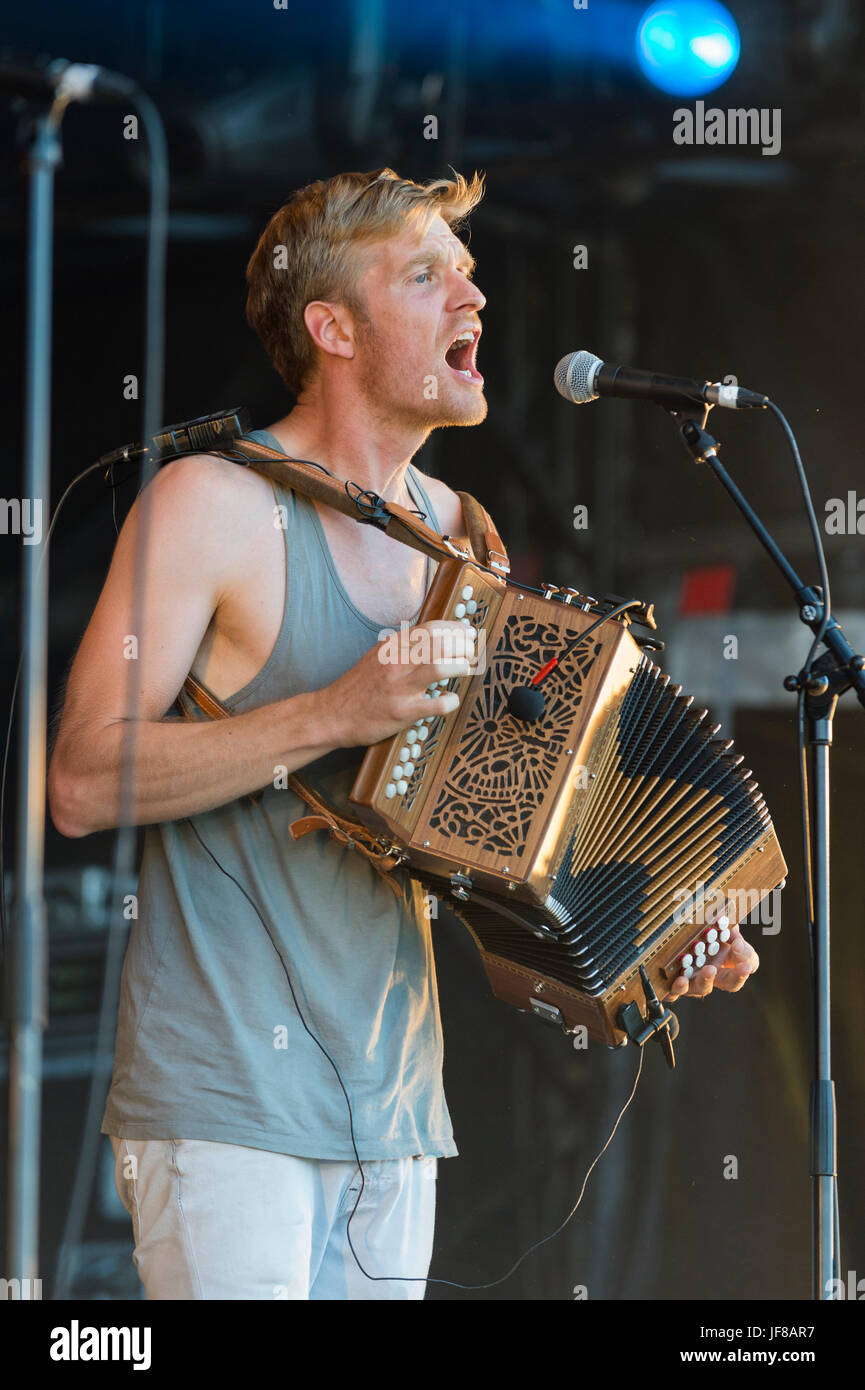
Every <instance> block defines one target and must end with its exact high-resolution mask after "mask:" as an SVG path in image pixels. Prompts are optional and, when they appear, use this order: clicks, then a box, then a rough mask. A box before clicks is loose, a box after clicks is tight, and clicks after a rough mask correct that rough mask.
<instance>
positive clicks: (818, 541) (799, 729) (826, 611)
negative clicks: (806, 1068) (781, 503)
mask: <svg viewBox="0 0 865 1390" xmlns="http://www.w3.org/2000/svg"><path fill="white" fill-rule="evenodd" d="M767 405H768V408H769V410H771V411H772V413H773V414H774V415H775V417H776V418H777V419H778V420H779V421H780V424H781V427H782V429H783V430H784V433H785V435H786V436H787V441H788V443H789V445H790V451H791V453H792V455H793V462H794V464H795V465H796V474H797V477H798V479H799V486H800V488H801V491H802V497H803V499H804V502H805V511H806V513H807V516H808V524H809V526H810V528H811V535H812V537H813V539H814V549H815V551H816V554H817V565H818V568H819V570H820V588H821V606H822V616H821V620H820V626H819V628H818V629H817V631H816V632H815V633H814V637H813V640H812V642H811V646H810V648H809V650H808V655H807V657H806V658H805V664H804V666H803V667H802V669H801V671H800V672H799V682H800V685H799V693H798V698H797V701H796V740H797V745H798V762H799V789H800V796H801V803H802V842H803V860H804V871H805V889H806V893H807V898H808V954H809V959H810V965H811V980H812V984H813V982H814V971H815V964H816V962H815V955H814V946H815V932H816V921H815V896H814V865H813V861H812V856H811V789H810V784H809V770H808V741H807V734H806V731H805V697H806V694H807V686H808V683H809V681H810V679H811V673H812V667H813V664H814V660H815V656H816V652H817V648H818V647H819V645H820V643H821V642H822V640H823V636H824V634H825V632H826V628H827V627H828V625H829V621H830V618H831V616H832V596H831V591H830V588H829V572H828V568H827V565H826V552H825V550H824V548H823V537H822V535H821V533H820V527H819V524H818V522H817V516H816V513H815V511H814V502H813V499H812V497H811V489H810V487H809V486H808V478H807V475H806V473H805V467H804V464H803V463H802V456H801V454H800V452H799V445H798V444H797V442H796V436H795V435H794V433H793V430H792V428H791V427H790V424H789V422H788V420H787V418H786V416H785V415H784V413H783V411H782V410H781V409H780V408H779V407H778V406H777V405H776V404H775V403H774V401H768V402H767ZM834 1191H835V1198H834V1202H833V1208H832V1216H831V1220H832V1228H833V1236H834V1239H833V1249H834V1265H835V1269H834V1273H835V1274H836V1276H837V1275H838V1274H839V1272H840V1268H841V1228H840V1219H839V1210H838V1180H837V1177H836V1179H835V1183H834ZM823 1292H824V1293H825V1289H824V1290H823Z"/></svg>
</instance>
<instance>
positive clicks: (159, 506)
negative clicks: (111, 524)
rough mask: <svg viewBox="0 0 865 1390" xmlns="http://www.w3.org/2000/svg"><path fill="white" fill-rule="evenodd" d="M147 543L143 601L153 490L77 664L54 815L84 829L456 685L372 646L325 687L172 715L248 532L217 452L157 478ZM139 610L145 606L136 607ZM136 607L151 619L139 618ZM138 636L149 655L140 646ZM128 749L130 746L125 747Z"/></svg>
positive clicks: (180, 797) (208, 800) (138, 817)
mask: <svg viewBox="0 0 865 1390" xmlns="http://www.w3.org/2000/svg"><path fill="white" fill-rule="evenodd" d="M148 493H149V497H148V499H147V505H148V506H149V508H150V512H149V521H148V523H147V535H148V539H147V548H146V549H147V553H146V556H145V557H144V562H143V572H144V574H145V575H146V583H145V584H144V585H143V587H142V588H141V593H140V595H139V599H140V602H139V604H138V606H137V607H136V586H137V585H141V571H140V570H139V573H138V575H137V576H136V571H135V563H136V535H137V531H138V528H139V526H140V525H141V506H142V498H141V497H139V499H138V500H137V501H136V503H135V505H134V506H133V508H132V510H131V511H130V514H129V517H128V518H127V520H126V522H125V524H124V526H123V529H122V531H121V534H120V537H119V539H118V542H117V546H116V549H115V553H114V557H113V559H112V563H111V568H110V570H109V573H108V577H107V579H106V581H105V585H104V587H103V590H102V593H101V595H100V598H99V602H98V603H97V605H96V608H95V610H94V613H93V616H92V618H91V620H90V623H89V624H88V627H87V631H86V632H85V634H84V637H83V639H82V642H81V645H80V647H79V649H78V652H77V654H76V657H75V661H74V663H73V665H72V669H71V672H70V675H69V681H68V685H67V691H66V701H65V706H64V710H63V716H62V720H61V723H60V729H59V732H58V736H57V743H56V746H55V748H54V753H53V756H52V759H51V764H50V768H49V775H48V795H49V804H50V809H51V816H52V819H53V821H54V824H55V826H56V827H57V829H58V830H59V831H60V832H61V834H64V835H68V836H72V837H79V836H82V835H88V834H91V833H92V832H93V831H96V830H103V829H107V828H109V827H112V826H115V825H118V824H120V823H121V820H122V821H124V822H126V823H130V824H135V825H141V824H152V823H154V822H157V821H163V820H176V819H179V818H181V817H183V816H187V815H192V814H195V813H196V812H200V811H207V810H212V809H213V808H214V807H216V806H221V805H223V804H225V803H226V802H228V801H232V800H234V799H235V798H236V797H239V796H243V795H245V794H246V793H247V792H250V791H254V790H256V789H258V788H260V787H263V786H265V785H267V784H268V783H269V782H271V781H272V780H273V777H274V772H275V768H276V767H277V766H278V765H282V766H284V767H285V768H286V769H287V770H288V771H289V772H292V771H295V770H297V769H298V768H301V767H303V766H305V765H306V764H307V763H309V762H312V761H314V759H316V758H318V757H321V756H322V755H323V754H324V753H327V752H329V751H330V750H331V749H333V748H337V747H351V746H353V745H356V744H358V745H359V744H364V743H373V742H377V741H378V740H379V739H382V738H385V737H387V736H388V735H389V734H390V733H395V732H396V731H397V729H399V728H401V727H402V726H403V724H404V723H405V722H406V721H408V720H410V719H413V718H415V717H418V716H420V715H421V714H429V713H433V712H434V711H435V710H436V709H438V710H440V711H442V710H444V709H446V708H448V707H449V704H450V702H451V698H452V697H447V696H443V697H441V698H440V699H437V700H435V701H429V700H426V701H425V700H424V698H423V690H424V687H425V686H426V684H427V683H428V682H429V681H430V680H432V679H435V678H436V675H438V676H439V677H441V676H444V675H447V674H451V673H452V669H453V670H455V669H456V667H453V663H451V665H450V666H448V665H445V664H441V663H439V666H437V667H436V668H435V670H433V669H431V668H429V667H405V668H399V667H393V666H387V665H382V664H381V663H380V662H379V661H378V660H377V652H376V649H375V648H373V649H372V650H371V651H370V652H368V653H367V655H366V656H365V657H364V658H362V660H361V662H359V663H358V665H357V666H355V667H352V668H351V669H350V670H349V671H347V672H346V673H345V674H344V675H343V676H342V677H340V678H339V680H337V681H335V682H334V683H333V684H332V685H331V686H329V687H327V689H326V690H323V691H316V692H312V693H310V694H305V695H298V696H294V697H292V698H291V699H286V700H280V701H277V702H276V703H274V704H271V705H265V706H261V707H260V708H258V709H255V710H250V711H248V712H247V713H245V714H240V715H236V716H234V717H233V718H231V719H225V720H215V721H212V722H210V721H208V722H206V723H205V722H189V723H187V722H176V721H169V722H166V721H165V715H166V713H167V712H168V711H169V709H170V708H171V705H172V704H173V702H174V700H175V698H176V696H177V693H178V691H179V690H180V688H181V686H182V684H183V681H184V679H185V677H186V675H187V673H188V672H189V670H190V668H191V666H192V664H193V661H194V659H195V656H196V653H197V652H198V650H199V647H200V646H201V642H202V638H203V637H204V635H205V633H206V631H207V628H208V626H209V624H210V621H211V618H212V616H213V614H214V613H215V612H216V610H217V608H218V606H219V603H220V601H221V599H222V597H223V596H224V595H225V594H226V593H227V591H228V589H229V588H230V585H231V577H232V565H233V563H234V560H235V558H236V555H237V547H239V546H244V545H248V544H249V543H250V537H249V536H247V535H246V534H245V531H244V525H243V519H242V517H239V516H238V500H237V491H236V483H235V481H234V480H233V478H232V475H231V473H230V472H226V470H225V465H224V464H222V463H219V462H218V461H216V460H213V459H202V458H200V457H194V458H189V459H183V460H179V461H178V462H176V463H174V464H171V465H169V466H168V467H167V468H166V469H164V470H163V471H162V472H161V473H160V474H158V475H157V477H156V478H155V479H154V481H153V482H152V483H151V484H150V487H149V488H148ZM136 612H137V613H138V618H137V620H136V618H135V614H136ZM136 621H137V624H138V628H139V629H140V630H139V631H137V632H136V631H135V623H136ZM130 637H135V638H137V642H138V647H137V657H136V658H135V659H134V663H133V661H132V660H130V659H129V655H128V653H129V652H130V650H131V644H130V641H129V639H130ZM133 664H134V666H135V672H134V674H135V675H136V676H137V679H138V685H139V690H138V697H137V707H136V717H135V723H134V729H133V728H132V726H131V724H130V721H129V719H128V718H127V717H126V714H127V706H128V700H129V694H128V686H127V682H128V680H129V676H130V667H131V666H132V665H133ZM130 734H133V735H134V751H135V769H134V781H133V787H132V804H131V807H130V808H129V813H128V814H126V815H123V816H121V808H120V806H119V799H120V789H121V768H122V764H123V759H124V755H125V756H127V757H128V748H129V744H128V740H129V737H130ZM125 750H126V751H125Z"/></svg>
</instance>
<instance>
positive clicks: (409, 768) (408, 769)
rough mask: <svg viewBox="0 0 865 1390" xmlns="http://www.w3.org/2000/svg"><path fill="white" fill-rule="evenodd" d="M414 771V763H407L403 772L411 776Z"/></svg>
mask: <svg viewBox="0 0 865 1390" xmlns="http://www.w3.org/2000/svg"><path fill="white" fill-rule="evenodd" d="M413 772H414V763H406V765H405V767H404V768H403V774H404V775H405V776H406V777H411V775H412V773H413Z"/></svg>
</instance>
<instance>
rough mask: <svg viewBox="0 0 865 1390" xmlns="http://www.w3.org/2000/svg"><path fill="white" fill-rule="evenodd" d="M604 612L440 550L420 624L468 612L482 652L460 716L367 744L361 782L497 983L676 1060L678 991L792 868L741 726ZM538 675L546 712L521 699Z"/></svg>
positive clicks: (625, 622) (371, 809) (382, 826)
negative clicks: (732, 731) (715, 713)
mask: <svg viewBox="0 0 865 1390" xmlns="http://www.w3.org/2000/svg"><path fill="white" fill-rule="evenodd" d="M597 608H598V606H597V604H596V601H595V600H593V599H588V600H587V599H583V598H582V597H581V596H580V595H579V594H578V593H577V592H576V591H574V590H564V591H559V590H556V589H554V588H553V587H552V586H546V588H545V590H544V592H543V593H539V592H537V591H535V590H531V589H525V588H521V587H520V586H518V585H516V584H514V583H512V582H510V581H508V580H506V579H505V578H503V577H501V576H500V575H497V574H494V573H491V572H490V570H489V569H486V568H484V567H482V566H480V565H478V564H476V563H473V562H471V561H465V560H462V559H459V558H448V559H445V560H443V561H442V562H441V563H440V564H439V567H438V571H437V573H436V576H435V579H434V581H433V583H432V585H431V587H430V590H429V593H428V594H427V598H426V601H425V603H424V606H423V609H422V610H421V614H420V617H419V618H418V619H417V622H418V623H424V622H429V621H431V620H433V619H439V618H442V619H456V620H462V621H463V622H464V623H470V624H471V625H472V626H473V627H474V628H475V630H476V633H477V639H476V640H477V647H478V650H479V653H480V654H481V655H482V657H483V659H482V660H481V661H479V662H478V667H477V670H475V671H473V672H472V674H471V675H466V676H458V677H453V678H451V679H450V680H449V681H447V682H446V688H447V689H449V690H454V691H457V692H458V694H459V696H460V704H459V707H458V709H456V711H455V712H454V713H453V714H450V715H447V716H445V715H438V716H435V717H428V718H426V719H420V720H417V721H416V722H415V723H414V724H413V725H412V727H411V728H408V729H405V730H402V731H401V732H400V733H398V734H396V735H395V736H394V737H392V738H389V739H386V740H384V741H383V742H381V743H378V744H376V745H374V746H373V747H372V748H370V749H368V750H367V753H366V755H365V757H364V760H363V763H362V765H361V767H360V770H359V772H358V775H357V778H356V780H355V783H354V786H353V788H352V792H351V798H350V799H351V802H352V805H353V807H354V809H355V811H356V814H357V816H358V818H359V819H360V820H361V821H362V822H363V823H364V824H365V825H367V826H368V827H370V828H371V829H372V830H374V831H376V832H378V833H379V834H380V835H381V837H382V839H383V841H385V842H388V841H390V842H392V843H394V844H395V845H398V846H399V847H400V850H401V853H402V858H403V862H404V863H406V865H407V867H408V870H409V872H410V874H411V875H412V877H414V878H416V879H418V880H419V881H420V882H421V883H422V884H424V885H425V886H426V887H427V888H428V889H429V890H430V891H431V892H433V893H435V894H436V895H437V896H438V897H440V898H443V899H447V901H448V903H449V906H451V907H452V909H453V911H454V913H455V914H456V916H457V917H458V918H459V919H460V920H461V921H462V922H463V923H464V925H465V926H466V927H467V928H468V929H469V931H470V932H471V934H472V936H473V938H474V940H475V943H476V945H477V947H478V949H479V951H480V955H481V959H482V961H483V965H484V967H485V969H486V973H487V975H488V977H489V981H490V984H491V986H492V989H493V992H494V993H495V994H496V995H497V996H498V997H499V998H500V999H503V1000H505V1001H507V1002H508V1003H510V1004H512V1005H515V1006H516V1007H517V1008H519V1009H521V1010H524V1011H526V1012H532V1013H534V1014H537V1015H539V1016H540V1017H542V1018H545V1019H547V1020H548V1021H550V1022H553V1023H557V1024H559V1025H561V1027H562V1028H564V1030H565V1031H566V1032H568V1033H573V1034H576V1033H577V1031H578V1030H579V1029H580V1028H581V1027H582V1028H584V1029H585V1030H586V1033H587V1035H588V1036H589V1037H592V1038H594V1039H596V1040H599V1041H601V1042H604V1043H606V1044H607V1045H608V1046H610V1047H617V1046H622V1045H624V1044H625V1043H627V1042H628V1041H629V1039H630V1040H632V1041H635V1042H637V1043H638V1044H640V1045H642V1043H643V1042H644V1041H645V1040H646V1039H647V1038H648V1037H649V1036H651V1035H653V1034H655V1033H657V1034H665V1036H661V1037H660V1040H661V1041H662V1043H663V1044H664V1046H665V1050H666V1051H667V1055H668V1061H669V1063H670V1065H673V1058H672V1044H671V1039H672V1037H674V1036H675V1018H674V1016H673V1015H672V1014H671V1013H670V1012H669V1010H665V1009H664V1007H663V1005H662V1004H661V1003H660V1000H662V999H663V996H664V995H665V994H666V993H667V992H668V991H669V988H670V985H671V983H672V981H673V980H674V979H675V978H676V976H677V975H679V974H680V973H683V972H684V973H685V974H686V975H688V974H690V973H692V972H693V970H695V969H697V968H698V967H699V965H700V963H701V961H703V960H706V961H708V960H710V959H711V956H712V955H714V954H716V953H717V951H718V950H719V947H720V944H721V943H722V942H723V941H726V940H727V939H729V934H730V926H731V925H732V924H733V923H734V922H738V921H740V920H742V918H744V917H746V916H748V915H749V914H750V913H751V912H753V911H754V910H755V908H756V907H757V906H758V904H759V903H760V901H761V900H762V899H763V897H765V896H766V895H767V894H768V893H770V892H772V891H773V890H774V889H776V888H778V887H779V886H781V887H782V886H783V881H784V877H785V873H786V865H785V863H784V859H783V856H782V854H781V850H780V847H779V844H778V840H777V838H776V835H775V831H774V829H773V826H772V820H771V816H770V814H769V812H768V810H767V808H766V804H765V801H764V800H763V798H762V796H761V795H760V791H759V788H758V786H757V783H756V782H755V781H754V780H753V778H752V776H751V773H750V771H749V769H748V768H746V767H744V766H743V759H742V756H741V755H740V754H738V753H737V752H735V750H734V748H733V745H732V741H731V740H729V739H724V738H719V737H718V734H719V729H720V725H717V724H712V723H711V721H710V719H709V717H708V714H707V711H706V710H705V709H699V708H696V707H695V705H694V701H693V698H692V697H690V696H688V695H687V694H685V693H684V692H683V691H682V688H681V687H680V686H677V685H675V684H673V682H672V680H671V679H670V677H669V676H667V675H664V674H663V672H662V671H661V670H660V669H659V668H658V666H657V665H656V664H655V663H654V662H653V661H652V659H651V657H652V654H653V652H656V651H657V650H658V648H659V646H660V644H658V643H657V642H654V641H653V640H652V639H651V638H649V637H643V638H642V639H638V638H636V637H635V636H634V633H633V631H632V622H631V618H630V617H629V615H628V613H624V614H622V615H621V617H619V618H617V617H604V615H603V610H602V613H601V617H600V618H599V617H598V611H597ZM593 610H594V611H593ZM642 619H643V625H644V626H648V627H652V626H654V623H653V620H652V618H651V610H648V611H647V610H646V609H645V608H643V609H642ZM584 634H585V636H584ZM647 648H648V650H647ZM563 653H564V655H562V654H563ZM560 656H561V660H560V661H559V663H558V664H555V663H554V662H553V658H556V657H560ZM547 665H549V666H550V667H551V668H552V669H550V670H549V674H548V675H546V676H545V677H544V679H543V682H542V684H537V677H538V676H539V673H542V669H543V668H544V667H545V666H547ZM533 682H536V685H535V687H534V688H536V689H537V690H542V691H543V695H544V698H543V701H537V702H536V703H537V704H542V706H543V708H542V711H541V712H540V713H538V714H537V715H536V717H525V716H524V715H523V716H520V715H519V714H518V713H514V712H512V706H513V708H514V709H516V708H517V705H516V704H515V702H514V701H513V699H512V692H514V691H515V690H516V689H520V688H523V687H526V686H531V685H532V683H533ZM437 693H441V691H440V690H439V691H437ZM575 1041H576V1039H575Z"/></svg>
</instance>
